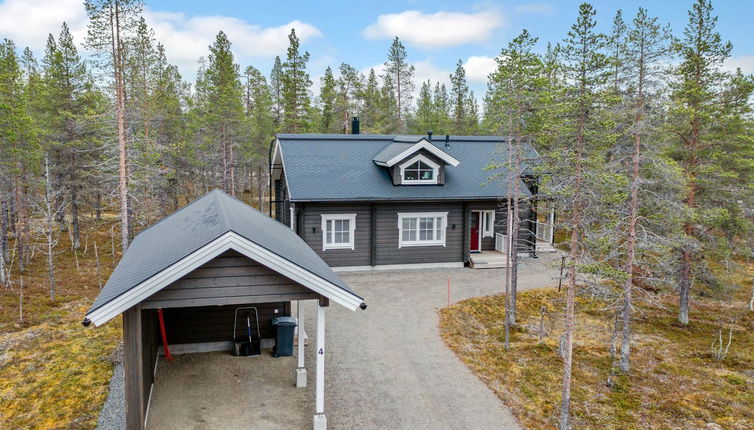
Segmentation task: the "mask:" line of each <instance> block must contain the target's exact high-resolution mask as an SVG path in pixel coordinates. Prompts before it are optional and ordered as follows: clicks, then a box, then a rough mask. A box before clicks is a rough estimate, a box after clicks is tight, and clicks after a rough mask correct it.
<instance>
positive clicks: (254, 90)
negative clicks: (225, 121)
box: [245, 66, 275, 211]
mask: <svg viewBox="0 0 754 430" xmlns="http://www.w3.org/2000/svg"><path fill="white" fill-rule="evenodd" d="M246 78H247V81H246V96H245V98H246V121H247V123H248V126H249V130H250V132H249V137H250V140H249V143H250V147H249V148H248V155H247V159H249V160H250V162H251V166H250V172H254V171H255V172H256V174H253V173H252V176H255V177H256V189H257V204H258V206H259V210H261V211H264V204H265V199H266V190H267V184H268V177H269V176H268V166H267V162H268V161H267V156H268V155H267V154H266V150H267V145H268V144H269V142H270V140H271V139H272V137H273V136H274V134H275V116H274V115H275V114H274V111H273V102H272V99H273V97H272V91H271V88H270V86H269V85H267V79H265V77H264V75H262V73H261V72H260V71H259V70H257V69H255V68H254V67H251V66H249V67H247V68H246ZM249 182H250V184H249V185H250V186H251V187H253V186H254V184H253V183H254V180H253V179H252V178H250V180H249Z"/></svg>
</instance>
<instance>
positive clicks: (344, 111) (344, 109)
mask: <svg viewBox="0 0 754 430" xmlns="http://www.w3.org/2000/svg"><path fill="white" fill-rule="evenodd" d="M339 72H340V76H339V77H338V79H337V95H336V97H335V109H334V119H335V121H336V122H337V125H338V132H339V133H348V129H349V126H350V123H351V121H350V120H351V117H353V116H358V115H359V112H361V109H362V106H363V104H364V100H363V98H362V93H363V90H362V87H363V86H364V82H363V81H364V76H363V75H362V74H361V73H359V71H358V70H356V68H354V67H353V66H350V65H348V64H346V63H342V64H341V65H340V67H339Z"/></svg>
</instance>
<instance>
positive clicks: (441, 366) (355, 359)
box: [306, 254, 560, 429]
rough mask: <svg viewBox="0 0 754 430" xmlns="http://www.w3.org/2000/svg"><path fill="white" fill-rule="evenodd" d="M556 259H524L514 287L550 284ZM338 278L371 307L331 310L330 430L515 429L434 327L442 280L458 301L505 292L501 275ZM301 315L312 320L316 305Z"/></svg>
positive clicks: (415, 273)
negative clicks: (352, 309) (306, 315)
mask: <svg viewBox="0 0 754 430" xmlns="http://www.w3.org/2000/svg"><path fill="white" fill-rule="evenodd" d="M559 261H560V260H559V254H543V255H542V257H541V258H539V259H529V258H527V259H523V263H522V267H520V277H519V285H520V289H521V290H525V289H531V288H538V287H543V286H547V285H557V279H556V276H557V274H558V271H557V268H556V266H557V263H559ZM340 275H341V277H342V278H343V279H344V280H345V281H346V282H347V283H348V284H349V285H350V286H351V287H352V288H353V289H354V290H355V291H357V292H358V293H359V294H360V295H361V296H362V297H364V299H365V300H366V302H367V304H368V305H369V307H368V308H367V310H365V311H360V310H359V311H356V312H351V311H347V310H345V309H343V308H341V307H339V306H333V305H331V306H330V309H329V310H328V314H327V317H328V321H327V344H328V346H329V356H328V362H327V369H328V373H327V387H326V389H325V398H326V404H325V412H326V413H327V415H328V424H330V428H332V429H354V428H360V429H492V428H495V429H518V428H519V426H518V425H517V423H516V420H515V419H514V418H513V416H512V415H511V412H510V411H509V410H508V409H507V408H506V407H505V406H504V405H503V404H502V402H500V400H499V399H498V398H497V397H496V396H495V395H494V394H493V393H492V391H490V390H489V389H488V388H487V387H486V386H485V385H484V383H483V382H481V381H480V380H479V379H477V377H476V376H474V375H473V374H472V373H471V371H470V370H469V369H468V368H467V367H466V366H465V365H464V364H463V363H462V362H461V361H460V360H459V359H458V358H457V357H456V356H455V355H454V354H453V352H451V351H450V349H448V348H447V347H446V346H445V344H444V343H443V341H442V339H441V338H440V333H439V329H438V315H437V311H438V309H439V308H441V307H443V306H445V305H446V304H447V279H448V277H450V279H451V300H452V301H458V300H462V299H465V298H469V297H474V296H482V295H488V294H495V293H500V292H501V291H503V290H504V286H503V280H504V276H505V275H504V271H503V270H499V269H485V270H472V269H447V270H404V271H390V272H367V273H341V274H340ZM306 310H307V311H308V314H309V315H312V314H313V312H314V307H313V306H311V307H310V308H307V309H306ZM308 319H309V318H307V320H308ZM308 327H310V328H312V327H313V326H312V323H311V322H309V326H308ZM310 336H314V333H311V332H310ZM307 358H308V357H307Z"/></svg>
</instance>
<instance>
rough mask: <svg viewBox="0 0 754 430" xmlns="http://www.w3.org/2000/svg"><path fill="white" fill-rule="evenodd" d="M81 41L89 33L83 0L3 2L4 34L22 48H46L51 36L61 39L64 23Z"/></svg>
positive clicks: (0, 15) (0, 6) (1, 32)
mask: <svg viewBox="0 0 754 430" xmlns="http://www.w3.org/2000/svg"><path fill="white" fill-rule="evenodd" d="M64 21H65V22H66V23H67V24H68V27H69V28H70V29H71V33H72V34H73V37H74V40H75V41H76V42H77V43H79V44H81V43H83V42H84V36H85V35H86V24H87V21H88V19H87V16H86V11H85V10H84V3H83V2H82V1H80V0H36V1H32V0H6V1H5V2H3V3H0V37H2V38H8V39H12V40H13V41H14V42H16V45H17V46H18V47H20V48H22V49H23V48H24V47H26V46H28V47H30V48H31V49H32V50H34V51H35V52H42V51H44V46H45V43H46V42H47V35H48V34H49V33H52V34H53V35H54V36H55V38H56V39H57V35H58V34H59V33H60V27H61V26H62V25H63V22H64Z"/></svg>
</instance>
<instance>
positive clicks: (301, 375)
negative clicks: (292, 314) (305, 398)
mask: <svg viewBox="0 0 754 430" xmlns="http://www.w3.org/2000/svg"><path fill="white" fill-rule="evenodd" d="M296 308H297V309H298V367H297V368H296V387H298V388H305V387H306V367H304V301H303V300H297V301H296Z"/></svg>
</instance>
